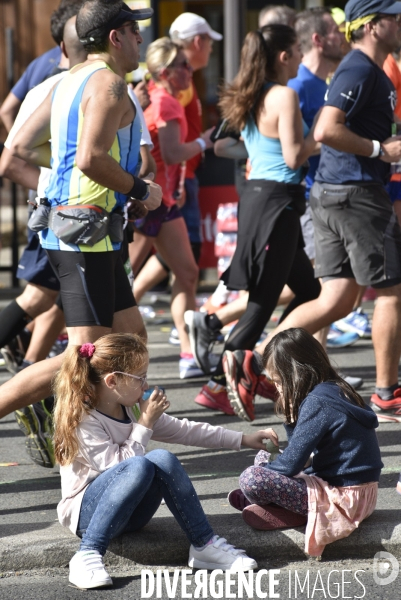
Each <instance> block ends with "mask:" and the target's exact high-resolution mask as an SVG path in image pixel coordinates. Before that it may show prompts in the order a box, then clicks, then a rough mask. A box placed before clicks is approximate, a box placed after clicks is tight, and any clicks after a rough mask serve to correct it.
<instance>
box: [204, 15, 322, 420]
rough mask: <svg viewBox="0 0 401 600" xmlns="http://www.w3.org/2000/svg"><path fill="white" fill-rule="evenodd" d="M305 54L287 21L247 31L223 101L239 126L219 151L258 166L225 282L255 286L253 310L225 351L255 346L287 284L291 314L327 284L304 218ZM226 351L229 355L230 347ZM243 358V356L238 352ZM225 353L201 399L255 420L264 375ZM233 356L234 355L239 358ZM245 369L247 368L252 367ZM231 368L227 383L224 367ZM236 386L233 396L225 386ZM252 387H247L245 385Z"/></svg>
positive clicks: (308, 139)
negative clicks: (301, 87)
mask: <svg viewBox="0 0 401 600" xmlns="http://www.w3.org/2000/svg"><path fill="white" fill-rule="evenodd" d="M301 58H302V55H301V52H300V49H299V44H298V41H297V38H296V34H295V31H294V30H293V29H292V28H291V27H288V26H286V25H268V26H266V27H264V28H263V29H262V31H253V32H250V33H248V35H247V36H246V38H245V42H244V45H243V48H242V52H241V64H240V69H239V72H238V74H237V76H236V77H235V79H234V81H233V82H232V83H231V84H230V85H227V86H226V88H225V89H224V90H223V92H222V94H221V98H220V108H221V112H222V116H223V117H224V118H225V119H226V120H227V122H228V127H229V128H230V130H234V131H237V132H241V139H240V136H238V137H237V138H235V137H227V138H225V139H223V140H220V141H218V142H217V143H216V145H215V152H216V154H219V155H220V156H225V157H228V158H235V159H243V158H247V157H249V160H250V165H251V172H250V177H249V179H248V180H247V181H246V182H245V184H244V187H243V189H242V193H241V201H240V205H239V215H238V242H237V248H236V251H235V254H234V256H233V260H232V263H231V265H230V267H229V268H228V269H227V271H226V272H225V273H224V274H223V276H222V279H223V281H224V282H225V284H226V285H227V287H228V288H229V289H234V290H248V291H249V300H248V305H247V309H246V312H245V313H244V314H243V316H242V317H241V318H240V319H239V321H238V323H237V325H236V326H235V327H234V329H233V330H232V331H231V333H230V336H229V338H228V339H227V341H226V343H225V347H224V351H225V350H231V351H235V350H238V349H240V348H241V349H248V350H252V349H253V348H254V346H255V344H256V342H257V341H258V339H259V337H260V335H261V333H262V332H263V329H264V327H265V325H266V323H267V322H268V320H269V319H270V316H271V314H272V312H273V310H274V308H275V307H276V305H277V301H278V298H279V296H280V293H281V291H282V289H283V287H284V285H285V284H288V286H289V287H290V288H291V290H292V291H293V292H294V294H295V298H294V299H293V300H292V302H290V304H289V305H288V306H287V308H286V310H285V311H284V313H283V316H282V319H284V318H285V316H286V315H287V314H288V313H289V312H290V311H291V310H293V309H294V308H295V307H296V306H298V305H299V304H302V303H303V302H308V301H309V300H312V299H314V298H316V297H317V296H318V295H319V292H320V284H319V282H318V280H316V279H315V278H314V274H313V268H312V265H311V263H310V261H309V259H308V257H307V256H306V254H305V252H304V249H303V245H304V244H303V239H302V233H301V227H300V220H299V217H300V215H301V214H303V212H304V211H305V197H304V187H303V186H302V185H301V181H302V179H303V176H304V172H305V171H306V169H304V168H303V166H304V165H305V162H306V161H307V159H308V157H309V156H310V155H311V154H312V153H313V152H314V151H315V150H316V143H315V141H314V139H313V131H309V132H308V128H307V127H306V125H305V124H304V123H303V121H302V116H301V110H300V107H299V100H298V96H297V93H296V92H295V91H294V90H293V89H291V88H289V87H287V82H288V80H289V79H290V78H293V77H295V76H296V75H297V71H298V66H299V64H300V62H301ZM224 351H223V352H224ZM237 354H238V353H237ZM233 356H234V355H233V354H231V353H227V355H226V356H224V360H223V355H222V359H221V360H220V363H219V365H218V366H217V369H216V371H215V373H214V375H213V378H212V380H211V381H210V382H209V383H208V384H207V385H206V386H204V387H203V389H202V391H201V393H200V394H199V395H198V396H197V398H196V400H195V401H196V402H197V403H198V404H202V405H203V406H207V407H209V408H217V409H218V410H222V411H223V412H227V413H228V414H232V411H233V409H234V411H235V412H236V414H238V415H239V416H241V417H242V418H245V419H247V420H253V418H254V413H253V405H254V394H255V389H256V386H257V384H258V380H257V377H256V376H255V377H254V378H253V379H252V380H250V381H248V380H247V372H248V369H247V371H246V372H245V370H244V372H243V373H242V374H241V373H238V372H237V373H236V376H237V377H236V378H235V380H240V381H242V384H243V385H242V384H241V386H242V387H241V389H240V390H238V387H239V386H237V385H236V384H235V383H234V384H233V385H231V384H232V382H233V380H234V378H233V377H231V376H230V375H231V370H235V369H237V370H238V369H242V365H244V360H246V361H248V362H249V361H251V360H253V355H252V353H251V352H242V353H241V356H239V355H238V356H237V355H235V359H236V361H235V364H228V363H227V357H228V358H229V359H230V358H231V357H233ZM233 360H234V359H233ZM244 367H245V368H246V365H244ZM224 371H226V373H227V381H226V376H225V372H224ZM226 384H228V394H227V389H226ZM242 388H244V389H242ZM230 403H231V405H230Z"/></svg>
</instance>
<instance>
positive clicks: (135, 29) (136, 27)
mask: <svg viewBox="0 0 401 600" xmlns="http://www.w3.org/2000/svg"><path fill="white" fill-rule="evenodd" d="M124 27H130V28H131V33H133V34H134V35H137V34H138V33H139V23H138V21H129V23H125V24H124V25H121V27H116V28H115V30H116V31H118V30H119V29H124Z"/></svg>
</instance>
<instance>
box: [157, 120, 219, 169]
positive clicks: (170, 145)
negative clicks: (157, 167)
mask: <svg viewBox="0 0 401 600" xmlns="http://www.w3.org/2000/svg"><path fill="white" fill-rule="evenodd" d="M158 135H159V144H160V150H161V154H162V158H163V162H165V163H166V165H176V164H178V163H180V162H183V161H185V160H189V159H190V158H192V157H193V156H196V155H197V154H200V153H201V152H202V150H203V149H202V148H201V146H200V144H199V143H198V142H197V141H196V140H193V141H192V142H184V143H183V142H181V131H180V124H179V122H178V121H177V120H176V119H173V120H171V121H167V122H166V124H165V126H164V127H160V126H159V128H158ZM199 137H200V138H202V139H203V140H204V142H205V144H206V147H208V148H209V147H210V146H211V142H210V132H205V133H202V134H201V135H200V136H199Z"/></svg>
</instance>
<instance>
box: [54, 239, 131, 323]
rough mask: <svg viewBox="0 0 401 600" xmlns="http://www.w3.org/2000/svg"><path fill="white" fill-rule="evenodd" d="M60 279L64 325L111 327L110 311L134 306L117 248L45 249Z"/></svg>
mask: <svg viewBox="0 0 401 600" xmlns="http://www.w3.org/2000/svg"><path fill="white" fill-rule="evenodd" d="M47 254H48V257H49V261H50V263H51V265H52V267H53V269H54V271H55V272H56V274H57V277H58V279H59V281H60V294H61V300H62V303H63V310H64V315H65V322H66V325H67V327H84V326H92V325H101V326H103V327H111V326H112V324H113V316H114V313H116V312H119V311H120V310H125V309H127V308H131V307H133V306H136V302H135V298H134V296H133V293H132V290H131V286H130V283H129V281H128V277H127V274H126V273H125V269H124V264H123V261H122V254H121V250H116V251H114V252H69V251H65V250H47Z"/></svg>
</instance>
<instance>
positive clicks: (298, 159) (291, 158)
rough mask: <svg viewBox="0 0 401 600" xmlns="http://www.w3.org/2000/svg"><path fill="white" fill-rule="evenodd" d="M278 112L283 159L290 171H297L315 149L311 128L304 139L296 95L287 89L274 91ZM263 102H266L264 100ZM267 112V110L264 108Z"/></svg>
mask: <svg viewBox="0 0 401 600" xmlns="http://www.w3.org/2000/svg"><path fill="white" fill-rule="evenodd" d="M277 87H278V86H277ZM276 95H277V101H278V102H279V106H280V111H279V113H278V136H279V139H280V142H281V147H282V152H283V158H284V161H285V163H286V164H287V165H288V167H289V168H290V169H299V167H301V166H302V165H303V164H304V162H305V161H306V160H307V159H308V158H309V156H310V155H311V154H312V153H313V152H314V151H315V149H316V142H315V140H314V138H313V126H312V128H311V130H310V131H309V133H308V135H307V136H306V137H304V132H303V125H302V114H301V109H300V107H299V100H298V94H297V93H296V91H295V90H293V89H291V88H289V87H282V88H280V89H278V90H277V91H276ZM265 101H267V100H266V99H265ZM265 110H267V111H268V108H265Z"/></svg>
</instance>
